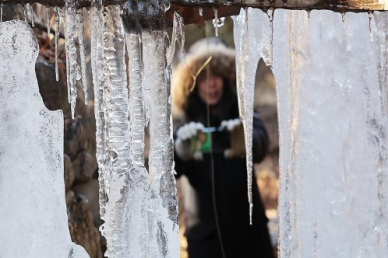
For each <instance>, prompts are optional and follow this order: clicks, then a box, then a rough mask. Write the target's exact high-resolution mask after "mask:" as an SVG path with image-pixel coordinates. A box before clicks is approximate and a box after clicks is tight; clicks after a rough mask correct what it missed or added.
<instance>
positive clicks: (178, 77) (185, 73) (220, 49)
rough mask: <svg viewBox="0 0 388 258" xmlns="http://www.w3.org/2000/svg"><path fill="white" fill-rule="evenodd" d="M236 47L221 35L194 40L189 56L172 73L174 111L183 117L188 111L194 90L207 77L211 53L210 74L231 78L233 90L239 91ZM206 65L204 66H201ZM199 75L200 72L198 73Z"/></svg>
mask: <svg viewBox="0 0 388 258" xmlns="http://www.w3.org/2000/svg"><path fill="white" fill-rule="evenodd" d="M235 55H236V53H235V50H234V49H232V48H230V47H229V46H228V45H227V44H226V43H225V42H224V41H223V40H222V39H220V38H206V39H201V40H199V41H197V42H196V43H195V44H193V45H192V46H191V47H190V49H189V51H188V53H187V54H186V56H185V58H184V59H183V60H182V62H181V63H180V64H179V65H178V66H177V67H176V69H175V70H174V71H173V77H172V114H173V116H174V117H177V118H182V117H184V115H185V111H186V107H187V101H188V97H189V95H190V94H191V93H194V91H192V92H190V90H192V89H193V87H195V84H196V82H197V81H199V80H201V79H202V78H204V77H206V71H207V67H203V66H204V64H205V63H206V61H208V59H209V57H212V58H211V60H210V62H209V63H208V64H207V66H209V68H210V69H209V70H210V74H214V75H217V76H220V77H222V78H224V79H227V80H228V81H229V85H230V87H231V88H232V90H233V92H236V68H235V67H236V64H235ZM201 68H202V70H201ZM195 75H197V76H195Z"/></svg>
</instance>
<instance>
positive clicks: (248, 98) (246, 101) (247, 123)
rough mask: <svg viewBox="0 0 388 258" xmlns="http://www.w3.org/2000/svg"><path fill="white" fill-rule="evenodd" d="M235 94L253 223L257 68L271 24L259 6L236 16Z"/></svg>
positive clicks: (267, 44)
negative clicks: (253, 163)
mask: <svg viewBox="0 0 388 258" xmlns="http://www.w3.org/2000/svg"><path fill="white" fill-rule="evenodd" d="M234 22H235V25H234V41H235V44H236V57H238V58H236V67H237V71H236V72H237V94H238V100H239V110H240V117H241V120H242V122H243V125H244V133H245V149H246V160H247V161H246V162H247V173H248V182H247V183H248V201H249V204H250V209H249V216H250V223H251V224H252V207H253V206H252V183H253V182H252V162H253V160H252V133H253V131H252V127H253V105H254V92H255V76H256V69H257V65H258V63H259V60H260V58H263V59H264V60H265V61H266V59H267V56H268V53H269V50H270V42H271V41H270V36H271V34H270V25H269V19H268V16H267V14H266V13H264V12H263V11H261V10H260V9H253V8H248V9H246V10H241V12H240V15H239V16H238V17H237V18H235V21H234Z"/></svg>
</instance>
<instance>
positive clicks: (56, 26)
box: [54, 7, 61, 81]
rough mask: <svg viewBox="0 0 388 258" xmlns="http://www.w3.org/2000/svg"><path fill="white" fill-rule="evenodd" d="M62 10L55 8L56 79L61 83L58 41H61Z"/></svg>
mask: <svg viewBox="0 0 388 258" xmlns="http://www.w3.org/2000/svg"><path fill="white" fill-rule="evenodd" d="M59 12H60V9H59V8H58V7H55V40H54V41H55V78H56V80H57V81H59V72H58V39H59V24H60V19H61V15H60V13H59Z"/></svg>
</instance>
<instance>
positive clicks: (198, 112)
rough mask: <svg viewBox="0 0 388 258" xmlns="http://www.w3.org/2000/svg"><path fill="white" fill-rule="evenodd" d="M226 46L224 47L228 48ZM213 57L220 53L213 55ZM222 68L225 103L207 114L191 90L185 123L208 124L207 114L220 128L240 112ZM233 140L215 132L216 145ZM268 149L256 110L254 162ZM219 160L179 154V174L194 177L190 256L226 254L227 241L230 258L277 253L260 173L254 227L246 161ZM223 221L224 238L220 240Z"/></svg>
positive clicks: (188, 195)
mask: <svg viewBox="0 0 388 258" xmlns="http://www.w3.org/2000/svg"><path fill="white" fill-rule="evenodd" d="M216 47H220V46H216ZM220 48H221V49H222V46H221V47H220ZM213 56H217V55H216V54H213ZM230 56H232V55H230ZM218 58H221V59H222V58H223V60H221V61H220V60H217V59H216V61H218V64H219V63H220V62H221V63H226V64H228V62H229V63H233V64H234V59H233V60H232V61H228V60H226V61H225V60H224V59H225V56H224V55H223V53H222V51H221V52H220V55H219V57H218ZM233 58H234V56H233ZM193 59H194V60H195V58H193ZM202 59H203V58H202ZM197 60H198V59H197ZM188 64H189V65H190V64H191V63H188ZM186 65H187V62H186ZM195 66H197V67H198V64H195V63H194V65H193V66H192V67H195ZM218 68H220V69H223V68H225V67H222V65H221V66H220V65H218V66H217V67H213V69H212V72H214V73H215V74H217V75H219V76H222V77H223V78H225V80H224V94H223V97H222V99H221V101H220V103H219V104H218V106H217V107H215V108H213V109H212V110H211V112H210V113H207V107H206V105H205V103H204V102H202V101H201V100H200V98H199V97H198V95H197V94H196V91H195V89H194V91H192V92H191V93H190V94H186V99H185V100H184V101H182V99H180V100H179V103H180V104H181V106H180V108H182V109H181V110H180V111H181V113H180V114H184V115H183V116H181V118H182V117H183V120H184V122H185V123H188V122H191V121H194V122H200V123H202V124H204V125H205V126H208V124H207V122H208V117H207V116H208V115H209V118H210V119H209V120H210V126H219V125H220V124H221V122H222V121H224V120H229V119H234V118H237V117H238V116H239V112H238V102H237V96H236V93H235V91H234V89H235V85H234V81H233V79H231V78H230V77H229V76H225V74H222V73H223V71H225V70H227V69H223V70H221V71H217V69H218ZM178 70H179V68H178ZM181 72H182V71H181ZM186 78H187V77H186ZM180 79H181V78H180ZM178 81H179V78H178ZM190 83H192V82H189V83H186V86H187V85H190ZM175 87H177V86H176V85H175ZM178 95H179V94H178ZM173 102H174V99H173ZM228 140H229V139H228V136H225V135H223V134H213V137H212V144H213V148H214V149H222V148H223V147H225V148H226V147H227V145H228V144H229V142H228ZM241 144H244V143H241ZM267 147H268V136H267V132H266V130H265V128H264V125H263V123H262V121H261V119H260V117H259V116H258V114H255V116H254V121H253V160H254V162H260V161H261V160H262V159H263V158H264V156H265V155H266V152H267ZM213 161H214V162H213V164H212V157H211V155H210V154H206V153H204V154H203V159H202V160H200V161H198V160H189V161H182V160H181V159H179V157H178V155H177V154H175V170H176V172H177V177H178V178H179V177H180V176H182V175H185V176H186V177H187V178H188V181H189V185H188V186H187V187H186V189H184V200H185V203H184V206H185V221H186V232H185V236H186V237H187V241H188V253H189V257H190V258H207V257H209V258H210V257H211V258H218V257H223V255H222V251H221V250H222V249H221V245H222V248H223V250H224V253H225V256H224V257H226V258H234V257H244V258H250V257H258V258H261V257H262V258H267V257H268V258H269V257H273V256H272V247H271V243H270V238H269V234H268V229H267V222H268V220H267V218H266V216H265V211H264V207H263V204H262V202H261V198H260V194H259V191H258V187H257V184H256V178H255V176H253V182H254V183H253V185H252V192H253V225H252V226H251V225H249V204H248V196H247V172H246V159H245V158H237V157H234V158H229V159H227V158H225V156H224V153H223V152H214V153H213ZM212 167H213V168H214V170H213V169H212ZM217 224H218V225H219V229H220V234H221V239H222V241H220V239H219V234H218V230H217Z"/></svg>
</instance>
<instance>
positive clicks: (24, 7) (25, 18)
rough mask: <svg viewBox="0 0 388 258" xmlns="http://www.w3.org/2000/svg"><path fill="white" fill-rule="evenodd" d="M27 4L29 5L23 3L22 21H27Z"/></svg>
mask: <svg viewBox="0 0 388 258" xmlns="http://www.w3.org/2000/svg"><path fill="white" fill-rule="evenodd" d="M28 5H30V4H25V5H24V6H23V14H24V21H25V22H28V21H27V8H28Z"/></svg>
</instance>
